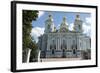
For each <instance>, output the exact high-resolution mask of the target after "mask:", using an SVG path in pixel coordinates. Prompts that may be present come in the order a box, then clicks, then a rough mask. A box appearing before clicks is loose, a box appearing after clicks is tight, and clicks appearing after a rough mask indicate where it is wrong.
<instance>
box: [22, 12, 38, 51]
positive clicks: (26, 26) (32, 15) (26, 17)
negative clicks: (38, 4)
mask: <svg viewBox="0 0 100 73" xmlns="http://www.w3.org/2000/svg"><path fill="white" fill-rule="evenodd" d="M37 17H38V11H32V10H23V49H26V48H28V46H29V43H30V42H31V35H30V33H31V30H32V24H31V23H32V20H36V18H37Z"/></svg>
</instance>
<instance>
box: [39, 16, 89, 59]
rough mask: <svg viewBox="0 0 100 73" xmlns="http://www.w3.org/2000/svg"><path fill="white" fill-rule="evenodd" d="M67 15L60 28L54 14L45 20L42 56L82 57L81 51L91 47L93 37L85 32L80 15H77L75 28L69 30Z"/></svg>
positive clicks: (41, 44)
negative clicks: (57, 26) (56, 25)
mask: <svg viewBox="0 0 100 73" xmlns="http://www.w3.org/2000/svg"><path fill="white" fill-rule="evenodd" d="M66 20H67V19H66V17H63V19H62V21H61V24H60V28H59V29H57V28H56V27H55V25H54V22H53V18H52V15H49V16H48V18H47V19H46V20H45V22H44V23H45V30H44V34H43V35H41V36H40V37H39V41H38V46H39V49H40V50H41V54H40V57H41V58H76V57H78V58H80V57H81V52H82V51H83V50H84V51H85V50H87V49H91V38H90V37H89V36H86V35H85V34H83V28H82V23H83V21H82V20H81V19H80V15H76V17H75V20H74V27H73V30H72V31H71V30H69V28H68V24H67V21H66Z"/></svg>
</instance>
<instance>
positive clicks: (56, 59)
mask: <svg viewBox="0 0 100 73" xmlns="http://www.w3.org/2000/svg"><path fill="white" fill-rule="evenodd" d="M73 60H81V58H45V59H41V61H42V62H50V61H73Z"/></svg>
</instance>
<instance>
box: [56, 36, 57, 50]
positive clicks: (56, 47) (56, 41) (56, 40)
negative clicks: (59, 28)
mask: <svg viewBox="0 0 100 73" xmlns="http://www.w3.org/2000/svg"><path fill="white" fill-rule="evenodd" d="M56 49H57V38H56Z"/></svg>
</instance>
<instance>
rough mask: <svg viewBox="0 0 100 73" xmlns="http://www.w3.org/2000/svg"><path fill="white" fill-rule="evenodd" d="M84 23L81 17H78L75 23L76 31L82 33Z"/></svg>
mask: <svg viewBox="0 0 100 73" xmlns="http://www.w3.org/2000/svg"><path fill="white" fill-rule="evenodd" d="M82 23H83V21H82V20H81V19H80V16H79V15H76V18H75V22H74V31H76V32H80V33H82V31H83V29H82Z"/></svg>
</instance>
